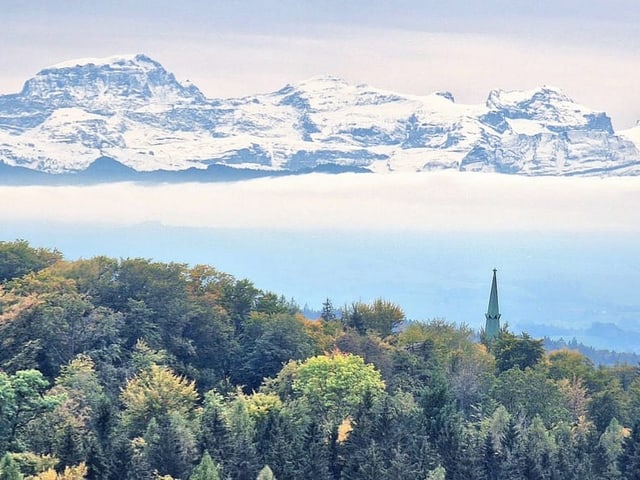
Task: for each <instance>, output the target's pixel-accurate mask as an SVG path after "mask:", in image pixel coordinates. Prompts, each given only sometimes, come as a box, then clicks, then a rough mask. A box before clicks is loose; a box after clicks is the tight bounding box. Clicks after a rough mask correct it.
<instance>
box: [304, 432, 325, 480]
mask: <svg viewBox="0 0 640 480" xmlns="http://www.w3.org/2000/svg"><path fill="white" fill-rule="evenodd" d="M324 440H325V438H324V432H323V431H322V429H321V428H320V425H319V424H318V423H317V422H315V421H311V423H309V424H308V425H307V427H306V429H305V432H304V435H303V438H302V452H301V453H302V455H301V459H300V460H301V466H300V475H299V477H298V478H313V479H315V480H329V479H330V478H331V475H330V473H329V456H328V451H327V445H326V442H325V441H324Z"/></svg>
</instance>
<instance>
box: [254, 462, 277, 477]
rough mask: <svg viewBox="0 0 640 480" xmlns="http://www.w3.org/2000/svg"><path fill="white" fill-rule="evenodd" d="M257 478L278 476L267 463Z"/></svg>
mask: <svg viewBox="0 0 640 480" xmlns="http://www.w3.org/2000/svg"><path fill="white" fill-rule="evenodd" d="M256 480H276V477H275V475H274V474H273V472H272V471H271V468H269V465H265V466H264V468H263V469H262V470H260V472H259V473H258V476H257V477H256Z"/></svg>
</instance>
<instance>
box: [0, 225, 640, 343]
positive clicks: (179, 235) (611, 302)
mask: <svg viewBox="0 0 640 480" xmlns="http://www.w3.org/2000/svg"><path fill="white" fill-rule="evenodd" d="M2 237H3V238H2V240H11V239H15V238H25V239H27V240H29V241H30V242H32V244H34V245H36V246H45V247H56V248H58V249H60V250H61V251H62V252H63V253H64V254H65V256H66V258H69V259H76V258H80V257H83V258H89V257H92V256H95V255H101V254H104V255H108V256H112V257H122V258H126V257H144V258H152V259H154V260H158V261H166V262H168V261H176V262H184V263H188V264H198V263H205V264H209V265H213V266H215V267H216V268H217V269H219V270H221V271H224V272H227V273H230V274H233V275H234V276H236V277H238V278H249V279H250V280H252V281H253V282H254V283H255V284H256V286H258V287H259V288H262V289H266V290H271V291H274V292H276V293H278V294H282V295H284V296H286V297H287V298H294V299H295V300H296V302H298V303H299V304H300V305H305V304H306V305H308V306H309V307H310V308H312V309H320V306H321V303H322V302H323V301H324V299H325V298H327V297H328V298H330V299H331V300H332V302H333V303H334V305H335V306H337V307H339V306H342V305H345V304H347V303H350V302H352V301H357V300H362V301H370V300H373V299H375V298H377V297H383V298H385V299H388V300H391V301H394V302H396V303H398V304H399V305H401V306H402V307H403V309H404V310H405V312H406V313H407V316H408V317H409V318H411V319H416V320H426V319H431V318H445V319H447V320H449V321H454V322H457V323H466V324H468V325H469V326H471V327H472V328H474V329H479V328H480V327H481V326H482V325H483V322H484V313H485V311H486V308H487V302H488V295H489V287H490V281H491V270H492V269H493V268H494V267H495V268H497V269H498V291H499V299H500V309H501V312H502V320H503V321H506V322H508V323H509V325H510V327H511V329H512V330H514V331H516V332H519V331H522V330H526V331H528V332H530V333H532V334H533V335H537V336H542V335H545V334H546V335H550V336H553V337H560V336H562V337H564V338H565V339H570V338H572V337H573V336H575V337H576V338H578V340H581V341H584V342H585V343H587V344H589V345H592V346H595V347H600V348H609V349H618V350H626V351H635V352H640V333H638V332H640V322H639V320H640V297H639V296H638V293H637V291H638V290H637V289H638V285H640V244H639V243H638V242H637V239H636V238H635V237H636V236H634V235H611V234H607V235H605V234H584V233H582V234H579V235H570V234H546V233H545V234H537V233H531V232H525V233H508V234H503V233H502V234H499V233H496V234H489V233H455V234H453V233H448V234H447V233H415V232H405V233H401V232H400V233H399V232H394V233H388V234H386V233H380V232H358V233H347V232H344V231H340V232H338V231H284V230H272V231H269V230H250V229H245V230H242V229H233V230H221V229H210V228H209V229H207V228H174V227H164V226H161V225H159V224H155V223H149V224H142V225H137V226H134V227H106V226H97V225H94V226H89V225H85V226H71V225H67V224H59V223H55V224H54V223H49V224H46V223H43V224H40V225H34V224H20V223H10V224H5V225H4V226H3V234H2ZM600 323H602V324H605V325H601V326H598V324H600ZM594 325H595V326H594Z"/></svg>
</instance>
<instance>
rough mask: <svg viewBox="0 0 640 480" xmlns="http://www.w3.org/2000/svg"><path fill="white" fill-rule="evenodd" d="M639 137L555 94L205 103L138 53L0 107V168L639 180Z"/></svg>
mask: <svg viewBox="0 0 640 480" xmlns="http://www.w3.org/2000/svg"><path fill="white" fill-rule="evenodd" d="M632 130H633V129H632ZM638 136H640V135H638ZM638 136H634V134H633V132H632V133H631V134H626V136H618V135H616V134H615V133H614V131H613V129H612V127H611V121H610V119H609V117H607V115H606V114H605V113H603V112H597V111H594V110H592V109H590V108H587V107H585V106H582V105H579V104H577V103H575V102H573V101H572V100H571V99H570V98H568V97H567V96H566V95H565V94H564V93H562V92H561V91H560V90H559V89H557V88H554V87H540V88H537V89H533V90H527V91H503V90H493V91H491V92H490V93H489V96H488V99H487V102H486V104H484V105H464V104H458V103H456V102H455V100H454V97H453V95H452V94H451V93H449V92H436V93H433V94H431V95H426V96H416V95H402V94H399V93H395V92H390V91H386V90H381V89H377V88H374V87H371V86H368V85H364V84H357V85H354V84H350V83H348V82H346V81H344V80H342V79H340V78H336V77H331V76H322V77H316V78H312V79H309V80H306V81H303V82H299V83H297V84H292V85H287V86H285V87H283V88H282V89H280V90H278V91H275V92H271V93H266V94H258V95H251V96H247V97H243V98H227V99H207V98H205V97H204V95H203V94H202V93H201V92H200V90H198V88H197V87H196V86H195V85H192V84H186V83H184V84H183V83H180V82H178V81H177V80H176V79H175V77H174V75H173V74H171V73H169V72H167V71H166V70H165V69H164V68H163V67H162V65H160V64H159V63H158V62H156V61H154V60H152V59H151V58H149V57H147V56H145V55H125V56H115V57H108V58H103V59H81V60H72V61H69V62H64V63H60V64H57V65H53V66H51V67H48V68H45V69H44V70H42V71H40V72H39V73H37V74H36V75H35V76H34V77H33V78H31V79H29V80H27V82H26V83H25V85H24V87H23V89H22V91H21V92H20V93H17V94H12V95H2V96H0V161H3V162H4V163H6V164H8V165H15V166H24V167H28V168H31V169H36V170H42V171H47V172H53V173H58V172H67V171H77V170H83V169H86V168H87V167H88V166H89V165H90V164H91V163H92V162H93V161H94V160H95V159H96V158H98V157H110V158H113V159H115V160H117V161H118V162H120V163H122V164H124V165H127V166H129V167H132V168H134V169H136V170H138V171H151V170H159V169H164V170H183V169H187V168H190V167H197V168H206V167H207V166H209V165H211V164H224V165H230V166H235V167H242V168H247V167H249V168H259V169H268V170H292V171H295V170H300V169H305V168H314V167H317V166H319V165H323V164H336V165H342V166H359V167H366V168H368V169H370V170H372V171H375V172H390V171H411V172H415V171H425V170H432V169H458V170H472V171H497V172H504V173H518V174H525V175H580V174H585V175H595V174H597V175H603V174H615V175H617V174H638V173H640V153H639V151H638V147H636V144H634V143H633V141H634V139H637V137H638Z"/></svg>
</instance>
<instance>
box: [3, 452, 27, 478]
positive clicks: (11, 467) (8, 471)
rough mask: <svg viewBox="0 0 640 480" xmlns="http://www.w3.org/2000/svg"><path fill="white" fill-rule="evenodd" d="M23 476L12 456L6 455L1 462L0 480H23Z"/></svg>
mask: <svg viewBox="0 0 640 480" xmlns="http://www.w3.org/2000/svg"><path fill="white" fill-rule="evenodd" d="M22 478H23V477H22V474H21V473H20V470H19V469H18V465H16V462H15V461H14V460H13V458H12V457H11V455H9V454H8V453H5V454H4V456H3V457H2V460H0V480H22Z"/></svg>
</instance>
